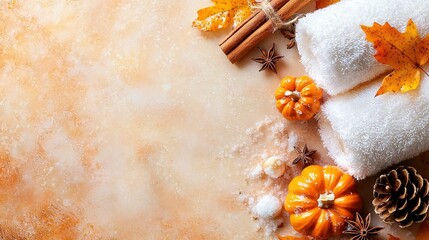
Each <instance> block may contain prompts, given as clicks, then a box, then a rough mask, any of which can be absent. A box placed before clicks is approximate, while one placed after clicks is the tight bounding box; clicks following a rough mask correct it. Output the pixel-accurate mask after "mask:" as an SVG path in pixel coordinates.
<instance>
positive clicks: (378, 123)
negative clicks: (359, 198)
mask: <svg viewBox="0 0 429 240" xmlns="http://www.w3.org/2000/svg"><path fill="white" fill-rule="evenodd" d="M427 69H428V70H429V67H428V68H427ZM422 76H424V77H422V81H421V85H420V86H419V88H418V89H417V90H414V91H411V92H408V93H404V94H401V93H387V94H384V95H381V96H378V97H376V98H374V93H375V92H376V91H377V89H378V88H379V87H380V85H381V80H377V81H375V82H372V83H370V84H365V85H364V86H360V87H358V88H357V89H354V90H352V91H350V92H348V93H345V94H340V95H337V96H334V97H331V98H330V99H329V100H328V101H326V102H325V103H324V105H323V107H322V112H321V114H320V119H319V125H320V135H321V137H322V140H323V143H324V145H325V147H326V148H327V149H328V151H329V154H330V156H331V157H332V158H333V159H334V160H335V162H336V163H337V164H338V165H339V166H340V167H342V168H344V169H345V170H347V171H348V172H349V173H350V174H351V175H353V176H355V177H356V178H358V179H362V178H365V177H367V176H369V175H372V174H375V173H377V172H378V171H380V170H382V169H385V168H387V167H388V166H390V165H392V164H396V163H399V162H400V161H402V160H405V159H408V158H411V157H415V156H417V155H418V154H419V153H421V152H424V151H427V150H429V94H428V93H429V77H427V76H426V75H424V74H422Z"/></svg>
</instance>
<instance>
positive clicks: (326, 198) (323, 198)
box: [317, 193, 335, 208]
mask: <svg viewBox="0 0 429 240" xmlns="http://www.w3.org/2000/svg"><path fill="white" fill-rule="evenodd" d="M334 201H335V195H334V194H333V193H323V194H320V195H319V199H317V204H318V207H320V208H330V207H332V205H334Z"/></svg>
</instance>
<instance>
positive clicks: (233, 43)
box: [219, 0, 311, 63]
mask: <svg viewBox="0 0 429 240" xmlns="http://www.w3.org/2000/svg"><path fill="white" fill-rule="evenodd" d="M310 1H311V0H273V1H271V2H270V3H271V4H272V6H273V9H274V10H276V11H277V14H278V15H279V16H280V18H281V19H284V20H286V19H288V18H290V17H291V16H292V15H293V14H295V13H296V12H297V11H298V10H299V9H301V8H302V7H303V6H304V5H306V4H307V3H309V2H310ZM273 29H274V28H273V25H272V23H271V21H270V20H267V19H266V16H265V13H264V12H263V11H261V10H258V11H257V12H255V13H254V14H253V15H252V16H251V17H249V18H248V19H247V20H246V21H244V22H243V23H242V24H240V25H239V26H238V27H237V28H236V29H235V30H234V31H232V32H231V33H230V34H229V35H228V36H227V37H226V38H225V40H223V41H222V42H221V43H220V44H219V46H220V48H221V49H222V51H223V52H224V53H225V54H226V55H227V57H228V59H229V60H230V61H231V63H236V62H237V61H238V60H240V59H241V58H243V57H244V56H245V55H246V54H247V53H249V51H250V50H252V49H253V48H255V47H256V46H257V45H258V44H259V43H260V42H261V41H262V40H263V39H265V38H266V37H268V36H269V35H270V34H272V32H273Z"/></svg>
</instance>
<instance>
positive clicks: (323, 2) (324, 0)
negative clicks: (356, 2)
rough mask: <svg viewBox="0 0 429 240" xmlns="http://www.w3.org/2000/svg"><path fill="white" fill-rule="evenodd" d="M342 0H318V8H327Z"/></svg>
mask: <svg viewBox="0 0 429 240" xmlns="http://www.w3.org/2000/svg"><path fill="white" fill-rule="evenodd" d="M339 1H340V0H317V1H316V9H321V8H325V7H327V6H329V5H332V4H334V3H337V2H339Z"/></svg>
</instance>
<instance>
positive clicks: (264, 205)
mask: <svg viewBox="0 0 429 240" xmlns="http://www.w3.org/2000/svg"><path fill="white" fill-rule="evenodd" d="M281 210H282V203H281V202H280V200H279V199H278V198H276V197H274V196H273V195H264V196H262V198H261V199H259V201H258V203H257V204H256V205H255V207H254V208H253V212H254V213H255V214H256V215H257V216H258V217H261V218H264V219H270V218H275V217H277V216H278V215H279V214H280V211H281Z"/></svg>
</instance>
